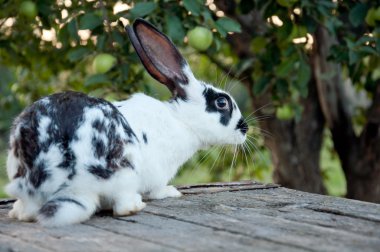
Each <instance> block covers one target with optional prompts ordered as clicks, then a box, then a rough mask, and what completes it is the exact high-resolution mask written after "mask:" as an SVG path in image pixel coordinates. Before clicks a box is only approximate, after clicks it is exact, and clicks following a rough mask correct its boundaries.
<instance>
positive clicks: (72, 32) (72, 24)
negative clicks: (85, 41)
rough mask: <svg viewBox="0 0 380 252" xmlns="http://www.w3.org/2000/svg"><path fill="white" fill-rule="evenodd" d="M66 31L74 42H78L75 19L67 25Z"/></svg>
mask: <svg viewBox="0 0 380 252" xmlns="http://www.w3.org/2000/svg"><path fill="white" fill-rule="evenodd" d="M67 29H68V31H69V34H70V37H71V38H72V39H74V40H76V41H78V40H79V39H80V38H79V35H78V22H77V20H76V19H75V18H73V19H72V20H71V21H70V22H69V23H68V24H67Z"/></svg>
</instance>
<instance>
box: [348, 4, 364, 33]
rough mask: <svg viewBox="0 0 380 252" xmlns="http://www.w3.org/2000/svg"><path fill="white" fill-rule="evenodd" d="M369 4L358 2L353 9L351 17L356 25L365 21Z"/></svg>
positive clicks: (352, 22)
mask: <svg viewBox="0 0 380 252" xmlns="http://www.w3.org/2000/svg"><path fill="white" fill-rule="evenodd" d="M367 10H368V6H367V5H366V4H364V3H360V2H359V3H357V4H356V5H355V7H354V8H352V9H351V11H350V14H349V16H348V17H349V19H350V22H351V24H352V25H353V26H354V27H357V26H359V25H360V24H361V23H364V19H365V16H366V15H367Z"/></svg>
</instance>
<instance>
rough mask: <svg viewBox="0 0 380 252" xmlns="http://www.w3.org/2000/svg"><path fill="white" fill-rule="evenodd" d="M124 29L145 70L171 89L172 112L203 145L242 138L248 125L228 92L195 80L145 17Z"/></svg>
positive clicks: (183, 60) (238, 141)
mask: <svg viewBox="0 0 380 252" xmlns="http://www.w3.org/2000/svg"><path fill="white" fill-rule="evenodd" d="M127 31H128V34H129V37H130V39H131V42H132V44H133V46H134V48H135V50H136V52H137V54H138V56H139V57H140V59H141V62H142V63H143V65H144V67H145V68H146V70H147V71H148V72H149V74H150V75H151V76H152V77H153V78H155V79H156V80H158V81H159V82H161V83H162V84H164V85H166V86H167V87H168V88H169V90H170V91H171V92H172V94H173V97H172V99H171V100H170V101H169V104H170V107H171V108H172V109H173V113H175V116H176V117H177V118H178V119H180V121H182V122H183V124H184V126H185V127H188V128H189V129H190V130H191V131H193V132H194V134H195V135H197V136H198V137H199V139H200V140H201V141H202V143H203V145H204V146H208V145H215V144H241V143H243V142H244V141H245V139H246V133H247V131H248V125H247V123H246V122H245V121H244V118H243V117H242V115H241V112H240V110H239V108H238V106H237V104H236V102H235V100H234V99H233V98H232V96H231V95H229V94H228V93H227V92H225V91H223V90H220V89H218V88H215V87H213V86H212V85H209V84H206V83H205V82H202V81H199V80H197V79H196V78H195V77H194V75H193V73H192V71H191V69H190V67H189V65H188V64H187V62H186V60H185V59H184V58H183V57H182V55H181V54H180V52H179V51H178V49H177V48H176V47H175V46H174V45H173V43H172V42H171V41H170V40H169V38H168V37H166V36H165V35H164V34H162V33H161V32H160V31H158V30H157V29H156V28H155V27H154V26H152V25H151V24H149V23H148V22H146V21H145V20H143V19H137V20H136V21H135V22H134V23H133V25H132V26H131V27H128V28H127Z"/></svg>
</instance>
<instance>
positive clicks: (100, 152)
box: [92, 136, 106, 158]
mask: <svg viewBox="0 0 380 252" xmlns="http://www.w3.org/2000/svg"><path fill="white" fill-rule="evenodd" d="M92 146H93V148H94V150H95V157H96V158H100V157H103V156H105V153H106V146H105V144H104V142H103V140H102V139H100V138H98V137H95V136H94V137H93V138H92Z"/></svg>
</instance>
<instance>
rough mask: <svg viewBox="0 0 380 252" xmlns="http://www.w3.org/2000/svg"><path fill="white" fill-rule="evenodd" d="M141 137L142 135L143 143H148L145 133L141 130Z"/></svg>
mask: <svg viewBox="0 0 380 252" xmlns="http://www.w3.org/2000/svg"><path fill="white" fill-rule="evenodd" d="M142 137H143V140H144V143H146V144H147V143H148V138H147V136H146V134H145V133H144V132H143V134H142Z"/></svg>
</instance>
